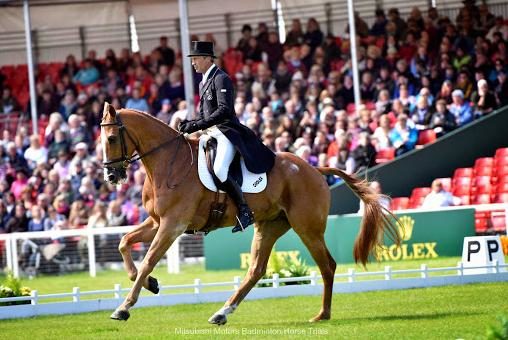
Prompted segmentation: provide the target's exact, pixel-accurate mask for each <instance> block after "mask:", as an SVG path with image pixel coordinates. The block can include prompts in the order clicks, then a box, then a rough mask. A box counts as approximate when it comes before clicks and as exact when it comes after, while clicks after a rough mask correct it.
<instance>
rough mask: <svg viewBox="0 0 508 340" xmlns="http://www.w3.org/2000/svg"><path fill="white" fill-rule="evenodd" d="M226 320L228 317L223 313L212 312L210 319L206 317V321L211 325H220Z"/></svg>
mask: <svg viewBox="0 0 508 340" xmlns="http://www.w3.org/2000/svg"><path fill="white" fill-rule="evenodd" d="M226 322H228V319H227V318H226V316H225V315H224V314H214V315H212V317H211V318H210V319H208V323H211V324H212V325H217V326H222V325H225V324H226Z"/></svg>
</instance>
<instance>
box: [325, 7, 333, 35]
mask: <svg viewBox="0 0 508 340" xmlns="http://www.w3.org/2000/svg"><path fill="white" fill-rule="evenodd" d="M325 16H326V33H333V26H332V4H331V3H329V2H327V3H325Z"/></svg>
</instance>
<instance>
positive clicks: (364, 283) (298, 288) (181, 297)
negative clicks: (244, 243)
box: [0, 261, 508, 319]
mask: <svg viewBox="0 0 508 340" xmlns="http://www.w3.org/2000/svg"><path fill="white" fill-rule="evenodd" d="M506 268H508V265H500V264H499V263H498V262H497V261H494V262H493V264H492V265H486V266H477V267H467V268H465V267H464V265H463V264H462V262H459V263H458V265H457V266H456V267H443V268H428V267H427V265H426V264H422V265H421V267H420V268H419V269H409V270H408V269H406V270H392V268H391V267H390V266H386V267H385V269H384V271H378V272H356V271H355V269H349V270H348V271H347V273H344V274H336V275H335V279H336V280H337V281H339V280H340V281H341V282H335V283H334V287H333V289H334V292H335V293H355V292H366V291H379V290H397V289H410V288H426V287H436V286H446V285H461V284H469V283H480V282H500V281H508V272H507V271H506ZM468 269H485V270H486V272H490V273H487V274H474V275H468V273H467V270H468ZM450 271H452V272H455V273H456V274H455V275H449V274H448V273H446V272H450ZM443 273H444V274H443ZM432 274H434V275H432ZM435 274H437V275H435ZM409 275H412V276H413V277H408V276H409ZM397 276H399V277H397ZM400 276H402V277H400ZM415 276H416V277H415ZM321 280H322V278H321V276H319V275H318V274H317V272H315V271H313V272H311V275H309V276H303V277H292V278H279V275H278V274H274V275H273V277H272V278H271V279H263V280H260V281H259V283H260V284H265V285H266V284H268V285H271V287H263V288H254V289H253V290H252V291H251V292H250V293H249V295H247V299H251V300H255V299H265V298H281V297H289V296H298V295H320V294H321V293H322V290H323V285H322V283H321V282H320V281H321ZM302 281H303V282H307V283H306V284H302V285H290V284H291V283H295V282H302ZM240 282H241V278H240V277H239V276H236V277H234V279H233V280H232V281H228V282H217V283H202V282H201V280H200V279H196V280H194V283H193V284H186V285H172V286H162V287H161V289H160V292H159V294H157V295H153V296H152V295H145V294H143V295H142V296H141V297H140V298H139V300H138V302H137V304H136V307H149V306H169V305H177V304H195V303H208V302H224V301H226V300H227V299H228V298H229V296H230V295H231V294H232V293H233V292H234V290H237V289H238V287H239V285H240ZM284 284H286V285H284ZM220 288H225V289H226V290H220ZM230 288H233V290H231V289H230ZM129 289H130V288H122V287H121V286H120V285H119V284H115V285H114V289H111V290H96V291H86V292H82V291H81V290H80V289H79V287H75V288H74V289H73V290H72V292H69V293H62V294H47V295H39V294H38V293H37V291H36V290H34V291H32V292H31V296H27V297H15V298H3V299H0V305H1V304H5V303H9V302H18V303H19V302H20V301H22V302H24V303H25V304H21V305H10V306H0V319H12V318H25V317H33V316H40V315H56V314H60V315H62V314H76V313H86V312H96V311H113V310H114V309H115V308H116V307H118V305H119V304H120V303H121V302H122V300H123V297H124V296H125V293H127V292H128V291H129ZM211 289H212V290H217V289H219V291H209V290H211ZM175 290H176V291H182V290H187V291H191V292H186V293H180V292H178V293H171V291H173V292H174V291H175ZM99 295H100V296H103V297H102V298H100V299H98V298H92V299H91V298H90V296H94V297H96V296H99ZM108 296H109V297H108ZM55 299H69V300H70V301H64V302H44V301H45V300H46V301H47V300H52V301H54V300H55Z"/></svg>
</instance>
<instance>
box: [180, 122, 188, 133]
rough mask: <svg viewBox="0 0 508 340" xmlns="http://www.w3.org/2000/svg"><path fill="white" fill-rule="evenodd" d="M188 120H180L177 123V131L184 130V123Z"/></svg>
mask: <svg viewBox="0 0 508 340" xmlns="http://www.w3.org/2000/svg"><path fill="white" fill-rule="evenodd" d="M188 122H189V121H188V120H187V119H184V120H182V121H181V122H180V123H179V124H178V131H180V132H184V128H185V124H187V123H188Z"/></svg>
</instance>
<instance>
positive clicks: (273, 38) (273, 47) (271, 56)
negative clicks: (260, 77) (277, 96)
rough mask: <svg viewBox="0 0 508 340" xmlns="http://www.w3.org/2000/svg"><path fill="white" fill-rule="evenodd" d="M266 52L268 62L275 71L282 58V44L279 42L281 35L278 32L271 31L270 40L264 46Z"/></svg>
mask: <svg viewBox="0 0 508 340" xmlns="http://www.w3.org/2000/svg"><path fill="white" fill-rule="evenodd" d="M263 50H264V52H265V53H266V54H267V60H266V61H267V62H268V66H269V67H270V70H272V71H275V70H276V69H277V65H278V62H279V60H281V59H282V52H283V50H282V45H281V43H280V42H279V36H278V34H277V32H275V31H271V32H269V33H268V42H267V43H266V46H265V47H264V49H263Z"/></svg>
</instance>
